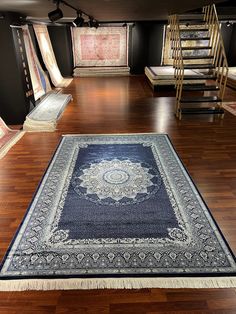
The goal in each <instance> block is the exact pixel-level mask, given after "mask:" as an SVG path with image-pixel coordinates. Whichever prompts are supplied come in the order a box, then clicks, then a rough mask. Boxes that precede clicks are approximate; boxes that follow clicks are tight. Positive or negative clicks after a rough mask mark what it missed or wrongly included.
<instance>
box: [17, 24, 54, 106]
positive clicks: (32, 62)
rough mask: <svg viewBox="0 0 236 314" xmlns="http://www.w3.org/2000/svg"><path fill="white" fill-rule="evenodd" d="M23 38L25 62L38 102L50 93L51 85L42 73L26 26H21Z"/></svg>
mask: <svg viewBox="0 0 236 314" xmlns="http://www.w3.org/2000/svg"><path fill="white" fill-rule="evenodd" d="M22 30H23V38H24V44H25V50H26V56H27V61H28V65H29V71H30V77H31V82H32V87H33V91H34V99H35V100H38V99H39V98H40V97H42V96H43V95H45V94H46V93H47V92H49V91H51V85H50V83H49V80H48V77H47V75H46V74H45V72H44V71H43V69H42V67H41V64H40V62H39V60H38V57H37V54H36V52H35V49H34V45H33V43H32V39H31V36H30V32H29V27H28V25H24V26H22Z"/></svg>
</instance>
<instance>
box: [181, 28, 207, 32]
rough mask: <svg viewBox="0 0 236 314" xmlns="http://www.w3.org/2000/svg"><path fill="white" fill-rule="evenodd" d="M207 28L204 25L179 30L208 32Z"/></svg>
mask: <svg viewBox="0 0 236 314" xmlns="http://www.w3.org/2000/svg"><path fill="white" fill-rule="evenodd" d="M208 31H209V29H208V28H206V27H204V28H203V27H202V28H181V29H180V32H208Z"/></svg>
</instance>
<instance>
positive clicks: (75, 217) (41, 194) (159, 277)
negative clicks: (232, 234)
mask: <svg viewBox="0 0 236 314" xmlns="http://www.w3.org/2000/svg"><path fill="white" fill-rule="evenodd" d="M235 271H236V263H235V257H234V255H233V253H232V251H231V250H230V248H229V246H228V244H227V243H226V241H225V240H224V238H223V236H222V234H221V232H220V230H219V229H218V227H217V226H216V224H215V222H214V221H213V218H212V217H211V214H210V213H209V210H208V209H207V207H206V205H205V203H204V201H203V200H202V198H201V196H200V195H199V193H198V191H197V189H196V187H195V186H194V184H193V182H192V181H191V178H190V177H189V175H188V173H187V172H186V170H185V169H184V167H183V165H182V163H181V161H180V160H179V158H178V156H177V155H176V153H175V151H174V149H173V147H172V145H171V143H170V141H169V139H168V137H167V136H166V135H157V134H142V135H141V134H140V135H139V134H136V135H88V136H79V135H78V136H65V137H63V139H62V141H61V143H60V145H59V147H58V149H57V151H56V153H55V155H54V157H53V159H52V161H51V163H50V165H49V168H48V169H47V171H46V173H45V175H44V177H43V179H42V182H41V184H40V186H39V188H38V190H37V192H36V194H35V196H34V199H33V201H32V203H31V205H30V207H29V209H28V211H27V214H26V216H25V218H24V221H23V223H22V225H21V226H20V228H19V230H18V233H17V235H16V236H15V238H14V240H13V242H12V244H11V246H10V248H9V250H8V252H7V254H6V256H5V258H4V260H3V262H2V265H1V272H0V279H1V280H0V289H1V290H24V289H93V288H142V287H170V288H171V287H173V288H179V287H192V288H193V287H198V288H200V287H235V286H236V279H235Z"/></svg>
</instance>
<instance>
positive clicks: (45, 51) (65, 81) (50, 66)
mask: <svg viewBox="0 0 236 314" xmlns="http://www.w3.org/2000/svg"><path fill="white" fill-rule="evenodd" d="M34 32H35V35H36V38H37V41H38V44H39V49H40V52H41V55H42V58H43V62H44V64H45V66H46V68H47V70H48V72H49V75H50V78H51V80H52V83H53V85H54V86H55V87H67V86H68V85H69V84H70V83H71V82H72V80H73V79H72V78H64V77H62V75H61V72H60V70H59V68H58V65H57V61H56V58H55V55H54V51H53V48H52V44H51V40H50V37H49V34H48V29H47V26H46V25H34Z"/></svg>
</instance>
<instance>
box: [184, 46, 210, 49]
mask: <svg viewBox="0 0 236 314" xmlns="http://www.w3.org/2000/svg"><path fill="white" fill-rule="evenodd" d="M211 48H212V47H211V46H195V47H182V50H210V49H211Z"/></svg>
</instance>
